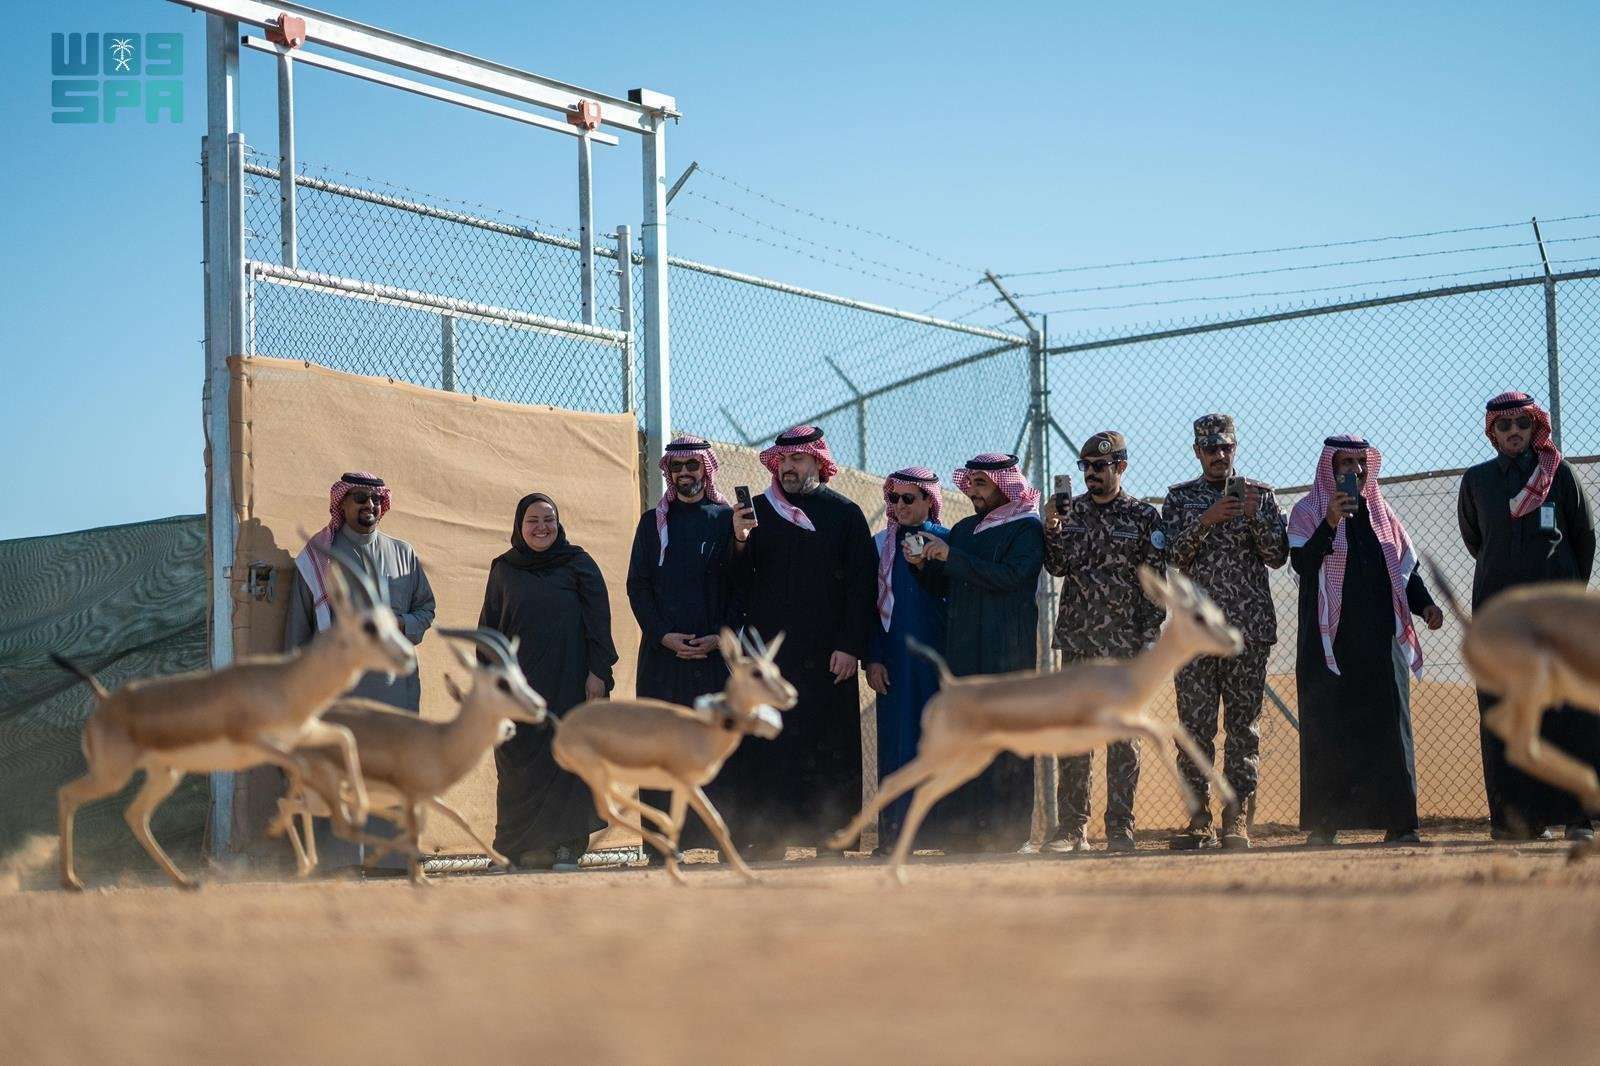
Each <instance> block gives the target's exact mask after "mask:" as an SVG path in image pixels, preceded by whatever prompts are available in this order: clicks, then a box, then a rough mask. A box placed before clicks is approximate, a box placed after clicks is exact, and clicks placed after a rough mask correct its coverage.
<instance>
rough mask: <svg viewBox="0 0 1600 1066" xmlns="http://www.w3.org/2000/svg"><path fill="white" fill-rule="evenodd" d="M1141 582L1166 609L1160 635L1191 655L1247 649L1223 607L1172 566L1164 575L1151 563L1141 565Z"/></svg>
mask: <svg viewBox="0 0 1600 1066" xmlns="http://www.w3.org/2000/svg"><path fill="white" fill-rule="evenodd" d="M1139 585H1140V587H1141V588H1143V589H1144V594H1145V595H1146V596H1148V597H1150V599H1151V601H1152V602H1154V603H1158V604H1160V605H1161V606H1162V607H1165V608H1166V609H1167V621H1166V624H1165V625H1164V626H1163V627H1162V631H1161V639H1162V640H1163V641H1171V642H1172V643H1174V644H1176V645H1177V646H1178V647H1179V648H1181V649H1183V650H1184V651H1185V652H1187V653H1188V658H1189V659H1194V658H1199V657H1200V656H1202V655H1216V656H1221V657H1223V658H1228V657H1230V656H1234V655H1238V654H1239V653H1240V652H1241V651H1243V650H1244V637H1242V636H1241V635H1240V633H1239V631H1238V630H1237V629H1235V628H1234V627H1233V626H1231V625H1229V624H1228V619H1227V618H1226V617H1224V615H1223V613H1222V609H1221V608H1219V607H1218V606H1217V605H1216V604H1215V603H1212V602H1211V597H1210V596H1207V595H1206V594H1205V593H1204V592H1202V591H1200V589H1199V588H1198V587H1196V586H1195V583H1194V582H1193V581H1190V580H1189V579H1188V578H1186V577H1184V576H1183V575H1182V574H1180V573H1179V572H1178V571H1176V570H1169V571H1167V576H1166V577H1162V576H1161V575H1160V574H1158V573H1156V572H1155V571H1154V570H1152V569H1151V568H1150V567H1148V566H1141V567H1139ZM1185 661H1186V662H1187V661H1188V660H1187V659H1186V660H1185Z"/></svg>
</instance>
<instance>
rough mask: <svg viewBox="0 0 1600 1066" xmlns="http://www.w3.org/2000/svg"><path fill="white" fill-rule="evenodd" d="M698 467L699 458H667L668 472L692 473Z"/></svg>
mask: <svg viewBox="0 0 1600 1066" xmlns="http://www.w3.org/2000/svg"><path fill="white" fill-rule="evenodd" d="M699 469H700V460H698V459H668V460H667V471H668V472H669V473H673V474H676V473H680V472H682V473H688V474H693V473H695V472H696V471H698V470H699Z"/></svg>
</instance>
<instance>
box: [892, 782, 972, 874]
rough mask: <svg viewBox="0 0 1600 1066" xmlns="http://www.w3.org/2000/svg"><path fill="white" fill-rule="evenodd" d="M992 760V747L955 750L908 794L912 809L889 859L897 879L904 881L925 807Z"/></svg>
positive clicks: (960, 784)
mask: <svg viewBox="0 0 1600 1066" xmlns="http://www.w3.org/2000/svg"><path fill="white" fill-rule="evenodd" d="M993 761H994V752H992V751H979V752H972V751H966V752H958V753H955V754H953V755H950V756H947V757H946V758H945V759H944V760H943V765H941V766H940V767H939V768H938V770H937V772H935V773H934V775H933V776H932V777H931V778H929V779H928V780H927V781H925V782H923V783H922V785H921V786H920V787H919V788H918V789H917V793H916V795H914V796H912V797H911V810H910V811H909V812H907V814H906V822H905V825H904V826H903V827H902V828H901V830H900V839H899V840H897V841H896V842H895V845H894V855H893V856H892V857H891V858H890V860H889V866H890V870H891V872H892V874H893V876H894V879H895V880H896V881H899V882H900V883H901V884H902V885H903V884H905V883H906V858H907V856H909V855H910V854H911V842H912V840H913V839H915V837H916V835H917V829H918V828H920V827H921V825H922V820H923V819H924V818H926V817H927V816H928V811H929V810H931V809H932V808H933V805H934V804H935V803H938V802H939V801H940V800H941V799H943V798H944V797H945V796H948V795H949V794H950V793H952V792H954V791H955V790H956V789H958V788H960V787H961V786H962V785H964V784H966V783H967V782H968V781H971V780H972V779H973V778H974V777H977V776H978V775H979V774H981V773H983V768H984V767H986V766H988V765H989V763H991V762H993Z"/></svg>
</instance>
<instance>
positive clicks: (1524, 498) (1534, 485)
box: [1483, 392, 1561, 518]
mask: <svg viewBox="0 0 1600 1066" xmlns="http://www.w3.org/2000/svg"><path fill="white" fill-rule="evenodd" d="M1521 414H1526V415H1528V416H1530V417H1531V418H1532V419H1533V440H1532V442H1531V443H1529V445H1528V447H1530V448H1532V449H1533V450H1534V452H1535V454H1537V455H1538V456H1539V465H1538V466H1537V467H1535V468H1534V471H1533V473H1532V474H1531V475H1529V477H1528V483H1527V484H1526V485H1524V486H1523V487H1522V491H1521V492H1519V493H1517V494H1516V495H1515V496H1513V497H1511V517H1512V518H1521V517H1523V516H1524V515H1530V514H1532V513H1533V512H1535V511H1537V510H1538V509H1539V508H1541V507H1543V506H1544V501H1545V500H1547V499H1549V498H1550V486H1551V485H1553V484H1555V480H1556V467H1558V466H1560V465H1561V450H1560V449H1559V448H1557V447H1556V445H1555V442H1554V441H1553V440H1551V439H1550V415H1549V413H1548V412H1546V411H1545V409H1544V408H1543V407H1540V406H1539V405H1538V404H1536V403H1534V402H1533V397H1532V396H1529V395H1528V394H1527V393H1525V392H1502V393H1501V394H1500V395H1498V396H1496V397H1495V398H1494V399H1492V400H1490V401H1489V405H1488V410H1487V411H1485V412H1484V420H1483V432H1484V434H1485V435H1486V436H1487V437H1488V438H1489V440H1490V442H1491V443H1492V442H1493V441H1494V424H1495V421H1496V420H1497V419H1501V418H1506V417H1512V418H1515V417H1516V416H1517V415H1521Z"/></svg>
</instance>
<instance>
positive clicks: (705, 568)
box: [628, 437, 739, 861]
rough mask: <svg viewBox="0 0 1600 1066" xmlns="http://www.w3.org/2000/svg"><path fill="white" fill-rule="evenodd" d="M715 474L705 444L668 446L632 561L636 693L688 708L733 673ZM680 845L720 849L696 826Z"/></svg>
mask: <svg viewBox="0 0 1600 1066" xmlns="http://www.w3.org/2000/svg"><path fill="white" fill-rule="evenodd" d="M716 474H717V457H716V454H715V453H714V452H713V451H712V450H711V445H710V444H709V443H707V442H706V441H703V440H701V439H700V438H698V437H678V438H677V439H676V440H674V441H673V442H672V443H671V444H668V445H667V447H666V454H665V455H663V456H662V457H661V476H662V477H663V478H664V479H666V482H667V488H666V491H665V492H663V493H662V494H661V501H660V502H659V503H658V504H656V506H654V507H652V508H651V509H650V510H648V511H646V512H645V513H644V514H643V516H641V517H640V519H639V528H638V530H636V531H635V532H634V535H633V555H632V557H631V558H630V559H629V561H628V603H629V604H630V605H631V606H632V607H633V617H634V618H635V619H636V620H637V621H638V623H639V632H640V640H639V667H638V673H637V675H636V676H637V681H636V684H635V690H636V691H637V692H638V694H639V695H640V696H643V697H646V698H649V699H658V700H666V701H667V702H668V703H677V704H681V705H683V706H685V707H692V706H694V701H695V700H696V699H697V698H699V697H700V696H703V695H705V694H706V693H709V692H721V691H722V686H723V685H724V684H725V683H726V682H727V680H728V667H727V664H726V663H724V662H723V661H722V655H721V653H720V652H719V651H718V650H717V631H718V629H720V628H721V627H722V626H724V625H727V626H730V627H732V628H734V629H737V628H738V625H739V623H738V619H737V618H736V617H735V614H736V612H735V611H734V609H733V607H732V605H731V604H730V602H729V599H730V598H729V596H728V595H727V584H726V581H725V575H724V573H723V567H724V565H725V563H726V561H727V558H728V552H729V550H730V544H731V542H732V540H733V523H732V521H731V520H730V519H729V515H730V514H731V513H732V510H733V509H732V508H731V507H729V506H728V501H727V500H726V499H724V498H723V496H722V494H721V493H720V492H718V491H717V483H716ZM713 791H717V790H716V789H715V786H714V785H713ZM642 798H643V800H644V802H645V803H647V804H649V805H651V806H652V807H655V808H656V809H658V810H663V811H664V810H666V809H667V807H668V803H667V796H666V794H665V793H661V792H651V791H646V792H645V793H644V794H643V797H642ZM680 843H681V844H682V846H683V847H685V848H710V847H715V846H716V845H715V843H713V842H712V839H711V834H710V833H709V831H707V830H706V828H705V826H703V825H702V824H701V823H700V821H699V819H697V818H691V819H689V821H688V822H687V823H686V824H685V825H684V833H683V837H682V839H681V840H680ZM649 854H650V856H651V859H652V861H656V860H658V859H659V856H657V855H656V853H655V852H654V851H653V850H652V851H650V852H649Z"/></svg>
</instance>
